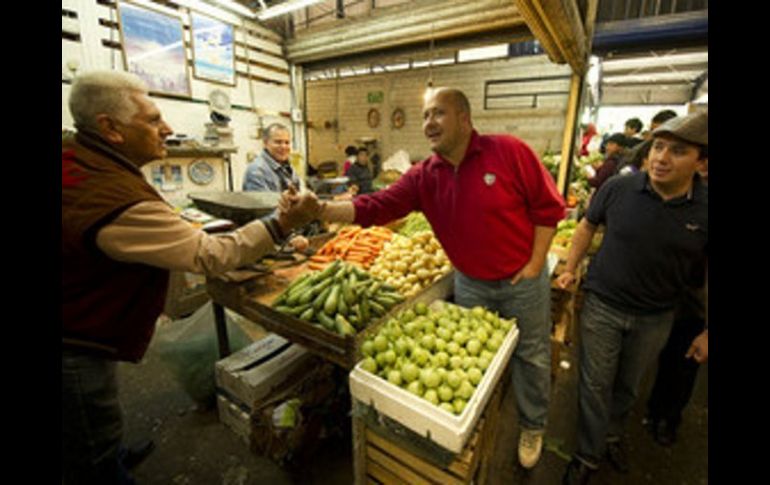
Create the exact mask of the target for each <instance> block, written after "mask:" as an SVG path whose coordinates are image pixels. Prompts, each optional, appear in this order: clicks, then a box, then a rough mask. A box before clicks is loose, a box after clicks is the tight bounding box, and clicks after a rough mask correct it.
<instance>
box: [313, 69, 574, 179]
mask: <svg viewBox="0 0 770 485" xmlns="http://www.w3.org/2000/svg"><path fill="white" fill-rule="evenodd" d="M430 74H431V75H432V76H431V77H432V79H433V85H434V86H453V87H457V88H459V89H461V90H463V91H464V92H465V94H466V95H467V96H468V98H469V100H470V102H471V110H472V117H473V124H474V127H475V128H476V129H477V130H478V131H479V132H480V133H508V134H512V135H515V136H518V137H520V138H522V139H523V140H525V141H526V142H527V143H528V144H529V145H530V146H531V147H532V148H533V149H534V150H535V151H536V152H537V153H539V154H541V155H542V154H543V153H544V152H545V151H546V150H553V151H560V150H561V142H562V135H563V130H564V119H565V116H566V110H567V98H568V94H566V93H567V92H568V90H569V78H568V76H569V75H570V69H569V66H567V65H556V64H553V63H551V62H550V61H549V60H548V58H547V56H544V55H542V56H530V57H517V58H507V59H499V60H491V61H479V62H472V63H471V62H469V63H462V64H454V65H448V66H438V67H434V68H433V69H432V72H431V73H430ZM547 76H564V77H565V79H564V80H557V81H553V82H550V83H551V84H552V85H553V83H554V82H555V83H556V84H559V83H561V84H559V90H560V91H564V93H565V94H563V95H554V96H547V97H543V98H542V100H541V101H540V102H539V104H538V106H537V107H536V108H530V107H527V108H517V109H484V89H485V83H486V82H487V81H494V80H510V79H525V78H527V79H529V78H540V77H547ZM428 77H429V70H428V69H427V68H421V69H412V70H403V71H397V72H392V73H386V74H372V75H366V76H354V77H347V78H342V79H336V80H320V81H308V82H307V83H306V109H307V120H308V129H307V135H308V147H309V153H308V160H309V161H310V163H311V165H313V166H316V165H317V164H318V163H320V162H324V161H327V160H336V161H338V162H339V163H340V164H341V163H342V161H343V160H344V158H345V156H344V149H345V147H346V146H347V145H349V144H355V140H356V139H357V138H361V137H372V138H375V139H377V140H378V145H379V152H380V156H381V157H382V160H383V161H384V160H386V159H387V158H388V157H389V156H391V155H393V154H394V153H395V152H396V151H398V150H405V151H407V152H408V153H409V156H410V158H411V159H412V160H421V159H423V158H425V157H427V156H428V155H429V154H430V151H429V149H428V146H427V143H426V142H425V137H424V135H423V133H422V102H423V95H424V93H425V88H426V85H427V81H428ZM376 91H382V92H383V98H382V102H379V103H369V102H368V98H367V94H368V93H370V92H376ZM372 108H376V109H377V110H379V112H380V117H381V121H380V125H379V126H377V127H376V128H370V127H369V126H368V124H367V114H368V112H369V110H370V109H372ZM396 108H401V109H402V110H403V111H404V113H405V120H406V122H405V124H404V126H403V127H402V128H401V129H396V128H394V127H393V126H392V123H391V115H392V113H393V111H394V110H395V109H396ZM335 120H336V123H337V124H336V126H335Z"/></svg>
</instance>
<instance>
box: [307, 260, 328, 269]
mask: <svg viewBox="0 0 770 485" xmlns="http://www.w3.org/2000/svg"><path fill="white" fill-rule="evenodd" d="M326 266H327V264H326V263H316V262H315V261H310V262H309V263H308V264H307V267H308V268H309V269H312V270H314V271H320V270H323V269H326Z"/></svg>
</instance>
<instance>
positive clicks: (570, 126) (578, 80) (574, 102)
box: [556, 73, 584, 199]
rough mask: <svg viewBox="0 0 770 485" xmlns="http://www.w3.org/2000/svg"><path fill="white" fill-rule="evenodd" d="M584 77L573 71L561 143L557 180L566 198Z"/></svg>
mask: <svg viewBox="0 0 770 485" xmlns="http://www.w3.org/2000/svg"><path fill="white" fill-rule="evenodd" d="M583 79H584V76H582V75H579V74H575V73H573V74H572V79H571V81H570V88H569V99H568V101H567V116H566V119H565V123H564V136H563V138H562V143H561V163H560V164H559V177H558V178H557V182H556V184H557V186H558V188H559V191H560V192H561V193H562V195H563V196H564V198H565V199H566V198H567V189H568V188H569V175H570V168H571V167H572V155H573V153H574V150H575V128H576V126H577V118H578V107H579V106H580V95H581V93H582V92H583Z"/></svg>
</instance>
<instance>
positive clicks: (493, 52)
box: [457, 44, 508, 62]
mask: <svg viewBox="0 0 770 485" xmlns="http://www.w3.org/2000/svg"><path fill="white" fill-rule="evenodd" d="M497 57H508V44H497V45H490V46H487V47H476V48H473V49H460V50H459V51H458V52H457V61H458V62H467V61H479V60H482V59H494V58H497Z"/></svg>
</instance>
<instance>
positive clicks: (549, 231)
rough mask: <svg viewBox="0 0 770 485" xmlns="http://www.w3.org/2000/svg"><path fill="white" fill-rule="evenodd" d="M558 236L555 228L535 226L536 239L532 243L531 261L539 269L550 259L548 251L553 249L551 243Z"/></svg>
mask: <svg viewBox="0 0 770 485" xmlns="http://www.w3.org/2000/svg"><path fill="white" fill-rule="evenodd" d="M554 234H556V228H555V227H548V226H535V239H534V242H533V243H532V256H531V257H530V259H529V261H530V264H532V265H537V267H538V268H541V269H542V267H543V264H545V260H546V258H547V257H548V250H549V249H551V241H552V240H553V236H554Z"/></svg>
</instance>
